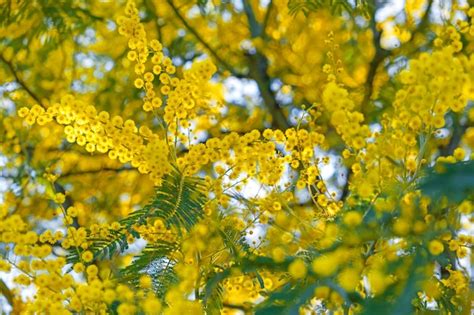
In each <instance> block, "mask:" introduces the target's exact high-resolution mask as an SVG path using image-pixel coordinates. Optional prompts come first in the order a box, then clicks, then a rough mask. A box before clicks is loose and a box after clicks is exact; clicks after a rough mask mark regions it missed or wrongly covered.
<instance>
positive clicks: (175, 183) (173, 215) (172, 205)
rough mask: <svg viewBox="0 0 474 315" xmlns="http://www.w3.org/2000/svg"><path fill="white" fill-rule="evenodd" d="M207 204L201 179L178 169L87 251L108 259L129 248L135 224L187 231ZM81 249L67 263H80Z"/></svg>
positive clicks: (137, 235)
mask: <svg viewBox="0 0 474 315" xmlns="http://www.w3.org/2000/svg"><path fill="white" fill-rule="evenodd" d="M205 201H206V195H205V193H204V184H203V180H202V179H200V178H195V177H189V176H184V175H183V174H182V173H181V172H180V171H179V170H178V169H176V168H174V169H173V171H172V172H171V173H170V174H168V175H167V176H165V178H164V179H163V184H162V186H161V187H159V188H157V190H156V192H155V196H154V198H153V199H152V201H151V202H150V203H149V204H148V205H147V206H145V207H143V208H142V209H139V210H136V211H134V212H132V213H130V214H129V215H128V216H127V217H125V218H123V219H122V220H120V221H119V223H120V226H121V227H122V228H121V229H120V230H111V231H110V233H109V236H108V237H106V238H93V239H89V240H91V241H92V244H91V246H90V247H89V249H88V250H90V251H92V253H93V254H94V259H99V258H105V257H108V258H109V259H110V258H112V256H113V255H114V254H116V253H122V252H123V251H125V250H126V249H127V248H128V245H129V244H128V242H127V234H131V235H133V236H134V237H135V238H139V237H140V235H139V234H138V233H137V232H136V231H135V229H134V227H135V226H137V225H142V224H146V223H147V220H148V219H151V218H161V219H162V220H163V221H164V222H165V223H166V225H167V227H168V228H170V227H174V228H176V230H177V232H178V233H180V232H181V229H182V228H184V229H185V230H187V231H189V230H190V229H191V228H192V227H193V226H194V225H195V224H196V223H197V222H198V221H199V220H200V219H201V218H202V217H203V211H202V207H203V205H204V203H205ZM82 251H83V250H82V249H80V248H73V249H72V250H71V251H70V253H69V254H68V256H67V260H68V262H69V263H76V262H78V261H80V254H81V253H82Z"/></svg>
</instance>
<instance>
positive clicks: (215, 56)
mask: <svg viewBox="0 0 474 315" xmlns="http://www.w3.org/2000/svg"><path fill="white" fill-rule="evenodd" d="M166 2H167V3H168V4H169V5H170V7H171V8H172V9H173V12H174V13H175V15H176V17H177V18H178V19H179V20H180V21H181V23H183V25H184V27H186V29H187V30H188V31H189V32H190V33H191V34H193V36H194V37H196V39H197V40H198V41H199V42H200V43H201V44H202V45H203V46H204V47H205V48H206V50H208V51H209V53H210V54H211V55H212V56H213V57H214V58H215V59H216V61H217V62H219V64H221V65H222V66H223V67H224V68H225V69H226V70H228V71H229V72H230V73H232V75H234V76H236V77H242V75H241V74H239V73H237V72H236V71H235V70H234V68H233V67H232V66H231V65H229V64H228V63H227V62H226V61H225V60H224V59H222V58H221V57H220V56H219V55H218V54H217V52H216V51H215V50H214V49H212V47H211V46H210V45H209V44H208V43H207V42H206V41H205V40H204V39H203V38H202V37H201V35H199V33H198V32H197V31H196V30H195V29H194V28H193V27H192V26H191V25H190V24H189V23H188V21H186V19H185V18H184V17H183V15H182V14H181V13H180V12H179V9H178V8H177V7H176V6H175V5H174V3H173V1H172V0H166Z"/></svg>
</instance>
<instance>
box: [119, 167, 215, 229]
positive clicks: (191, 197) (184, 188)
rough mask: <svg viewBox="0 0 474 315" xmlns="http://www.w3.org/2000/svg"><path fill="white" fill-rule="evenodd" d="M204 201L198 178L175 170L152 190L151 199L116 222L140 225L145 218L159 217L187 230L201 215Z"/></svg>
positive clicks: (168, 224)
mask: <svg viewBox="0 0 474 315" xmlns="http://www.w3.org/2000/svg"><path fill="white" fill-rule="evenodd" d="M205 201H206V195H205V194H204V184H203V181H202V179H200V178H195V177H188V176H184V175H183V174H182V173H181V172H179V171H178V170H177V169H174V170H173V172H172V173H170V174H168V175H167V176H166V177H165V178H164V180H163V185H162V186H161V187H160V188H159V189H157V190H156V192H155V197H154V199H153V200H152V202H151V203H150V204H149V205H147V206H146V207H144V208H143V209H140V210H137V211H135V212H132V213H131V214H130V215H129V216H128V217H126V218H125V219H124V220H122V221H120V223H121V224H122V225H124V226H126V227H131V226H133V225H136V224H144V223H146V220H147V219H148V218H161V219H162V220H163V221H164V222H165V223H166V225H167V226H168V227H171V226H173V227H176V228H178V232H179V229H180V228H182V227H184V228H185V229H186V230H188V231H189V230H190V229H191V228H192V227H193V225H194V224H196V223H197V221H199V219H200V218H202V216H203V212H202V207H203V205H204V202H205Z"/></svg>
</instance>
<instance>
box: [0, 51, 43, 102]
mask: <svg viewBox="0 0 474 315" xmlns="http://www.w3.org/2000/svg"><path fill="white" fill-rule="evenodd" d="M0 60H1V61H2V62H3V63H4V64H6V65H7V67H8V69H9V70H10V72H11V73H12V74H13V76H14V77H15V81H16V82H17V83H18V84H19V85H20V86H21V87H22V88H23V89H24V90H25V91H26V93H28V95H30V96H31V98H32V99H34V100H35V101H36V102H37V103H38V105H40V106H41V107H43V108H44V105H43V103H42V102H41V100H40V98H39V97H38V96H37V95H36V94H35V93H34V92H33V91H32V90H31V89H30V88H29V87H28V86H27V85H26V83H25V81H23V80H22V79H21V78H20V76H19V75H18V73H17V72H16V71H15V67H13V64H12V63H11V62H10V61H8V60H7V59H5V57H4V56H3V55H2V54H0Z"/></svg>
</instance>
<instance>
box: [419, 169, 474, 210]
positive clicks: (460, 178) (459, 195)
mask: <svg viewBox="0 0 474 315" xmlns="http://www.w3.org/2000/svg"><path fill="white" fill-rule="evenodd" d="M420 189H421V190H422V191H423V193H424V194H426V195H428V196H431V197H433V198H436V197H440V196H442V195H443V196H446V197H448V199H451V200H453V201H460V200H462V199H465V198H466V197H467V196H468V195H469V194H471V193H472V192H473V191H474V161H467V162H460V163H456V164H446V165H443V166H442V172H436V171H435V170H434V169H430V170H429V171H428V174H427V176H426V177H425V178H424V179H423V181H422V182H421V184H420Z"/></svg>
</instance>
